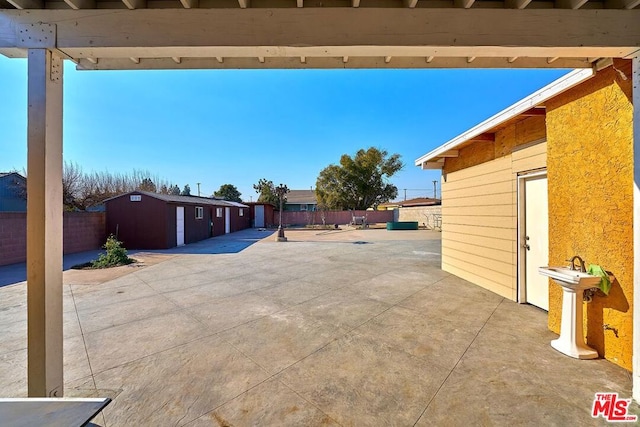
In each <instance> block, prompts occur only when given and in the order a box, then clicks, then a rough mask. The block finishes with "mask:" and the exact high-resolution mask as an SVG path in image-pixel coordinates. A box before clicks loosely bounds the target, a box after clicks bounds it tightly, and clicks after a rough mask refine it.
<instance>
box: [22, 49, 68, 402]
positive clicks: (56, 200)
mask: <svg viewBox="0 0 640 427" xmlns="http://www.w3.org/2000/svg"><path fill="white" fill-rule="evenodd" d="M28 77H29V80H28V101H29V105H28V131H27V146H28V155H27V174H28V177H27V307H28V317H27V319H28V327H27V329H28V350H27V351H28V368H27V372H28V393H29V396H30V397H54V396H56V397H62V395H63V372H62V366H63V365H62V339H63V335H62V59H60V58H59V57H56V56H54V55H53V54H52V52H51V50H49V49H29V51H28Z"/></svg>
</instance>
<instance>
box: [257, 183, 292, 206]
mask: <svg viewBox="0 0 640 427" xmlns="http://www.w3.org/2000/svg"><path fill="white" fill-rule="evenodd" d="M253 189H254V190H256V193H258V194H260V197H258V201H259V202H262V203H271V204H272V205H274V206H278V203H279V202H280V199H278V195H277V194H276V190H275V189H276V187H275V186H274V185H273V181H271V180H269V181H267V180H266V179H264V178H262V179H261V180H260V181H258V183H257V184H253ZM285 200H286V196H285Z"/></svg>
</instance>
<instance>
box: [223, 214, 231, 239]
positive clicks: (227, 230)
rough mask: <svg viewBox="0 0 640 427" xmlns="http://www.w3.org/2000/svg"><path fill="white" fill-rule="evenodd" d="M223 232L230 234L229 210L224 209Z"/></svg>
mask: <svg viewBox="0 0 640 427" xmlns="http://www.w3.org/2000/svg"><path fill="white" fill-rule="evenodd" d="M224 232H225V234H229V233H231V208H224Z"/></svg>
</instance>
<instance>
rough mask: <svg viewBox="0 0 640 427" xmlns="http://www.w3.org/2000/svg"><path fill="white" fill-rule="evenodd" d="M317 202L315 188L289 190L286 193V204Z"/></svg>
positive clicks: (313, 203)
mask: <svg viewBox="0 0 640 427" xmlns="http://www.w3.org/2000/svg"><path fill="white" fill-rule="evenodd" d="M317 203H318V200H317V199H316V191H315V190H290V191H289V192H288V193H287V204H289V205H290V204H308V205H315V204H317Z"/></svg>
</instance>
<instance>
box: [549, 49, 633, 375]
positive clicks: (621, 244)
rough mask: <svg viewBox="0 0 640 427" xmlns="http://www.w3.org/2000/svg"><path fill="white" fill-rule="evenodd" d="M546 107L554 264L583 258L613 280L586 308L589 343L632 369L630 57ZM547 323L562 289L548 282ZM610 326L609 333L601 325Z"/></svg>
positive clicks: (557, 310)
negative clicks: (599, 267)
mask: <svg viewBox="0 0 640 427" xmlns="http://www.w3.org/2000/svg"><path fill="white" fill-rule="evenodd" d="M615 66H616V68H617V69H619V70H621V71H622V72H623V73H625V74H626V76H628V79H627V80H626V81H625V80H623V79H622V78H621V76H620V75H619V74H618V73H617V72H616V71H615V70H614V69H613V68H611V67H609V68H607V69H605V70H603V71H602V72H600V73H598V75H596V76H595V77H594V78H592V79H590V80H588V81H587V82H585V83H583V84H582V85H580V86H578V87H576V88H574V89H572V90H570V91H568V92H566V93H564V94H562V95H560V96H558V97H556V98H554V99H553V100H551V101H549V102H548V105H547V142H548V147H547V167H548V178H549V230H550V233H549V234H550V236H549V263H550V264H554V265H563V264H566V262H565V260H566V259H568V258H570V257H571V256H573V255H576V254H577V255H580V256H581V257H582V258H583V259H584V260H585V261H586V262H587V263H594V264H600V265H602V266H603V267H604V268H605V269H607V270H609V271H611V272H612V273H613V274H614V275H615V277H616V280H615V282H614V284H613V287H612V290H611V293H610V295H609V296H608V297H596V298H595V299H594V300H593V302H592V303H590V304H586V305H585V314H586V316H585V317H586V319H585V326H586V335H587V343H588V344H589V345H590V346H592V347H594V348H596V349H597V350H598V353H599V354H600V355H601V356H603V355H604V357H605V358H606V359H608V360H610V361H612V362H614V363H616V364H618V365H620V366H622V367H624V368H627V369H631V355H632V317H633V314H632V303H633V135H632V131H633V125H632V114H633V108H632V105H631V69H630V61H628V62H626V63H625V62H622V61H616V63H615ZM549 293H550V307H549V327H550V329H551V330H553V331H555V332H559V330H560V317H561V301H562V298H561V289H560V287H559V286H557V285H555V284H551V285H550V290H549ZM605 324H606V325H609V327H610V328H613V329H612V330H605V329H604V328H603V325H605Z"/></svg>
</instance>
